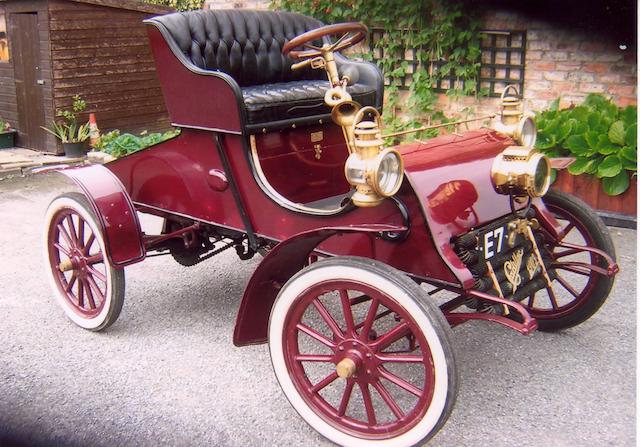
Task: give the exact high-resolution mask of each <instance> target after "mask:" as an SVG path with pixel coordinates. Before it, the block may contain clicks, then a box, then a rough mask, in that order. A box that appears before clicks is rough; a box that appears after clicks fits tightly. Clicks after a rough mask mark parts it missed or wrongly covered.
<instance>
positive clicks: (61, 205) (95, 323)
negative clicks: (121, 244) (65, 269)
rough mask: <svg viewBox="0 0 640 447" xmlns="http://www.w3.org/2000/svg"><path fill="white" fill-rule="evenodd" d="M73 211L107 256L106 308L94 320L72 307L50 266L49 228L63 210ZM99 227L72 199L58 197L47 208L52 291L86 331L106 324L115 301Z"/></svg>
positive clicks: (109, 266) (109, 269)
mask: <svg viewBox="0 0 640 447" xmlns="http://www.w3.org/2000/svg"><path fill="white" fill-rule="evenodd" d="M65 208H66V209H72V210H74V212H76V213H78V214H79V215H80V216H81V217H82V218H83V219H84V221H85V222H86V224H87V225H88V226H89V228H91V231H92V232H93V234H94V235H95V237H96V242H97V243H98V245H99V246H100V250H101V252H102V254H103V255H104V256H105V260H104V262H105V266H106V268H105V271H106V276H107V288H106V293H105V303H104V306H103V308H102V310H101V311H100V313H99V314H98V315H96V316H95V317H93V318H87V317H83V316H82V315H80V314H78V313H77V312H76V311H75V310H74V309H73V307H72V305H71V304H70V303H69V301H68V300H67V298H66V297H65V296H64V295H63V293H62V292H61V291H60V289H59V288H58V284H57V282H56V279H55V277H54V273H53V271H52V268H53V266H51V265H50V263H49V259H50V257H49V254H50V252H49V250H50V247H49V241H48V239H49V227H50V225H51V223H52V219H53V217H54V216H55V214H56V213H57V212H58V211H59V210H61V209H65ZM99 228H100V227H99V225H98V224H97V222H96V221H95V218H94V217H93V215H92V213H91V212H90V211H89V210H87V209H86V208H85V207H84V206H83V205H82V204H81V203H79V202H78V201H76V200H73V199H72V198H70V197H58V198H57V199H54V201H53V202H51V204H50V205H49V207H48V208H47V212H46V214H45V225H44V238H43V239H44V256H45V268H46V271H47V277H48V278H49V284H50V285H51V289H52V290H53V293H54V295H55V297H56V301H57V302H58V304H59V305H60V306H61V307H62V309H63V310H64V312H65V314H66V315H67V317H69V319H70V320H71V321H73V322H74V323H75V324H77V325H78V326H80V327H82V328H84V329H90V330H91V329H96V328H99V327H100V326H102V325H103V324H104V322H105V321H106V320H107V318H108V316H109V312H110V310H111V306H112V304H113V299H112V295H113V274H112V267H111V264H110V263H109V260H108V259H106V253H107V251H106V245H105V242H104V237H103V235H102V233H101V232H100V230H99Z"/></svg>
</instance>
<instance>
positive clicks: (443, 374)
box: [269, 265, 449, 447]
mask: <svg viewBox="0 0 640 447" xmlns="http://www.w3.org/2000/svg"><path fill="white" fill-rule="evenodd" d="M355 278H357V279H358V281H362V282H364V283H366V284H369V285H371V286H373V287H375V288H377V289H379V290H381V291H383V292H385V293H386V294H387V295H388V296H391V297H393V298H394V299H395V300H396V301H397V302H398V303H399V304H400V305H401V306H402V307H403V308H404V309H405V310H406V311H407V312H408V313H409V314H410V315H411V317H412V318H413V319H414V320H415V321H416V323H418V325H419V327H420V329H421V330H422V331H423V333H424V336H425V338H426V339H427V341H428V342H429V348H430V349H431V354H432V356H433V361H434V369H435V388H434V393H433V399H432V402H431V406H430V407H429V409H428V410H427V412H426V414H425V415H424V417H423V418H422V420H421V421H420V422H418V424H416V425H415V426H414V427H413V428H411V429H410V430H409V431H407V432H405V433H403V434H402V435H400V436H397V437H395V438H391V439H387V440H365V439H361V438H358V437H355V436H352V435H350V434H347V433H344V432H342V431H340V430H337V429H336V428H334V427H332V426H331V425H330V424H328V423H327V422H325V421H324V420H323V419H322V418H321V417H320V416H318V415H316V414H315V412H314V411H313V410H312V409H311V407H309V405H308V404H307V403H306V402H305V401H304V400H303V399H302V398H301V397H300V395H299V393H298V391H297V389H296V387H295V385H294V383H293V381H292V379H291V377H290V376H289V372H288V370H287V367H286V363H285V359H284V350H283V340H282V334H283V329H284V323H285V320H286V316H287V313H288V311H289V309H290V307H291V305H292V303H293V302H294V301H295V299H296V298H297V297H298V296H300V294H301V293H302V292H304V291H305V290H306V289H308V288H309V287H311V286H313V285H314V284H316V283H318V282H321V281H325V280H340V279H355ZM269 351H270V354H271V361H272V364H273V368H274V371H275V374H276V378H277V379H278V382H279V383H280V385H281V387H282V389H283V391H284V393H285V395H286V396H287V398H288V399H289V402H290V403H291V404H292V405H293V407H294V408H295V409H296V411H297V412H298V413H299V414H300V415H301V416H302V418H303V419H305V420H306V421H307V423H309V424H310V425H311V426H312V427H313V428H314V429H316V430H317V431H318V432H320V433H321V434H322V435H324V436H325V437H326V438H328V439H330V440H332V441H333V442H335V443H337V444H340V445H344V446H376V447H410V446H413V445H415V444H417V443H419V442H420V441H422V440H424V438H425V437H427V436H428V435H429V434H430V433H431V431H432V430H433V429H434V428H435V427H436V426H437V424H438V422H439V420H440V417H441V415H442V413H443V412H444V411H445V408H446V404H447V395H448V388H449V382H448V373H449V371H448V366H447V358H446V355H445V352H444V349H443V347H442V344H441V342H440V339H439V337H438V335H437V332H436V330H435V329H434V327H433V325H432V323H431V321H430V319H429V317H428V316H427V315H426V314H425V312H424V311H423V310H422V309H421V308H420V306H418V304H416V302H415V301H414V299H413V298H412V297H410V296H409V295H408V294H407V292H406V291H405V290H403V288H401V287H400V286H398V285H397V284H396V283H394V282H391V281H389V280H388V279H386V278H384V277H383V276H381V275H379V274H377V273H375V272H372V271H369V270H365V269H362V268H358V267H352V266H346V265H345V266H337V265H328V266H326V267H325V266H323V267H317V268H314V269H313V270H311V271H309V272H307V273H303V274H302V275H300V276H298V277H297V278H295V280H293V281H291V282H289V283H287V284H286V285H285V286H284V287H283V288H282V290H281V291H280V293H279V295H278V298H277V299H276V301H275V303H274V306H273V309H272V312H271V317H270V320H269Z"/></svg>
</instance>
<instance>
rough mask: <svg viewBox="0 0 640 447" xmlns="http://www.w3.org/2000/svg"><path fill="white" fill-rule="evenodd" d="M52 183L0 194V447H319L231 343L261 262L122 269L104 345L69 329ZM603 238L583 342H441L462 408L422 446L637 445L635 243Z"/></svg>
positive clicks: (249, 354)
mask: <svg viewBox="0 0 640 447" xmlns="http://www.w3.org/2000/svg"><path fill="white" fill-rule="evenodd" d="M60 177H61V176H57V175H55V174H51V175H42V176H37V177H34V178H29V179H14V180H4V181H0V216H1V219H0V247H1V256H0V272H2V273H1V274H0V291H1V293H0V318H1V323H0V445H2V446H4V445H24V446H39V445H52V446H75V445H77V446H216V447H232V446H237V447H248V446H251V447H258V446H328V445H331V444H330V443H329V442H327V441H326V440H324V439H323V438H321V437H320V436H319V435H318V434H316V432H315V431H313V430H312V429H311V428H309V427H308V426H307V425H306V424H305V423H304V422H303V421H302V420H301V419H300V418H299V417H298V416H297V414H296V413H295V411H294V410H293V409H292V408H291V407H290V406H289V404H288V402H287V400H286V398H285V397H284V395H283V394H282V393H281V391H280V389H279V387H278V384H277V383H276V380H275V377H274V375H273V372H272V370H271V364H270V361H269V354H268V350H267V346H266V345H260V346H251V347H245V348H236V347H234V346H233V344H232V342H231V337H232V332H233V324H234V320H235V316H236V312H237V307H238V305H239V302H240V298H241V296H242V291H243V288H244V286H245V284H246V283H247V281H248V280H249V278H250V276H251V273H252V271H253V270H254V269H255V267H256V266H257V264H258V262H259V257H256V258H255V259H253V260H251V261H248V262H239V261H238V260H237V257H236V256H235V254H234V253H233V252H230V251H228V252H225V253H223V254H221V255H219V256H218V257H216V258H214V259H212V260H209V261H206V262H204V263H202V264H199V265H197V266H195V267H191V268H184V267H181V266H180V265H178V264H177V263H175V262H174V261H173V260H172V259H171V258H169V257H160V258H152V259H149V260H147V261H145V262H144V263H142V264H138V265H134V266H131V267H129V268H127V271H126V275H127V286H126V287H127V289H126V299H125V306H124V309H123V311H122V314H121V316H120V319H119V320H118V321H117V322H116V323H115V324H114V325H113V326H112V327H111V328H110V329H109V330H107V331H105V332H103V333H91V332H87V331H84V330H81V329H79V328H77V327H75V326H73V325H72V324H71V323H70V322H69V321H68V320H67V319H66V317H65V316H64V314H63V312H62V310H61V309H59V308H58V307H57V305H56V304H55V303H54V301H53V297H52V295H51V293H50V291H49V286H48V284H47V283H46V281H45V277H44V274H43V269H44V263H43V256H42V246H41V245H42V242H41V232H42V227H41V226H42V220H43V214H44V210H45V208H46V206H47V204H48V202H49V201H50V199H51V198H52V197H53V196H55V195H56V194H57V193H59V192H60V191H61V189H62V188H64V185H65V182H64V181H62V179H61V178H60ZM611 233H612V235H613V238H614V241H615V244H616V248H617V250H618V261H619V262H620V264H621V267H622V272H621V273H620V275H619V276H618V279H617V282H616V285H615V287H614V289H613V292H612V294H611V296H610V297H609V300H608V302H607V303H606V304H605V306H604V307H603V308H602V309H601V311H600V312H599V313H598V314H596V315H595V316H594V317H593V318H592V319H591V320H589V321H588V322H586V323H584V324H583V325H582V326H579V327H577V328H573V329H570V330H567V331H564V332H560V333H555V334H549V333H541V332H536V333H534V334H533V335H532V336H530V337H524V336H522V335H519V334H518V333H516V332H514V331H511V330H508V329H506V328H504V327H502V326H498V325H495V324H488V323H469V324H466V325H463V326H461V327H458V328H456V329H455V330H454V337H453V342H454V349H456V353H457V360H458V365H459V369H460V377H461V386H460V394H459V396H458V400H457V405H456V407H455V409H454V411H453V414H452V416H451V418H450V419H449V422H448V423H447V425H446V426H445V427H444V429H443V430H442V431H441V432H440V433H439V434H438V435H437V436H436V437H435V438H433V440H432V442H431V443H430V445H434V446H452V447H453V446H455V447H460V446H492V447H498V446H508V447H512V446H515V445H517V446H519V447H525V446H590V447H594V446H634V445H636V435H635V390H636V387H635V377H636V368H635V367H636V360H635V356H636V303H637V296H636V232H635V231H633V230H625V229H617V228H611Z"/></svg>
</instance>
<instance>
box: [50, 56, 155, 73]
mask: <svg viewBox="0 0 640 447" xmlns="http://www.w3.org/2000/svg"><path fill="white" fill-rule="evenodd" d="M136 65H138V66H139V65H143V66H146V67H150V66H153V57H152V56H151V55H148V54H140V55H137V56H127V57H99V58H91V57H90V58H78V59H67V60H54V62H53V69H54V70H67V69H78V68H86V67H92V68H95V69H97V68H98V67H119V66H124V67H126V66H136Z"/></svg>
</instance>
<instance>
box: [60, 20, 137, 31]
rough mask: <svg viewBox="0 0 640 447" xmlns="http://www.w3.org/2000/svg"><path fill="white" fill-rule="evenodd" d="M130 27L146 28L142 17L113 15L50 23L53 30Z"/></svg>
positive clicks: (119, 28) (118, 28)
mask: <svg viewBox="0 0 640 447" xmlns="http://www.w3.org/2000/svg"><path fill="white" fill-rule="evenodd" d="M130 28H133V29H135V28H140V29H144V25H143V24H142V18H134V19H116V20H114V18H113V17H111V18H110V19H108V21H107V20H105V19H95V20H62V21H53V20H52V21H51V22H50V23H49V29H50V31H51V32H57V31H65V32H69V31H77V30H104V29H110V30H121V29H130Z"/></svg>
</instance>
